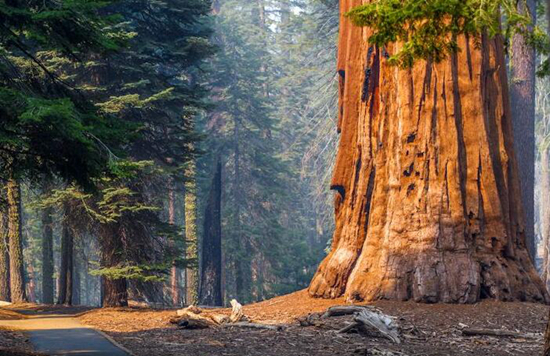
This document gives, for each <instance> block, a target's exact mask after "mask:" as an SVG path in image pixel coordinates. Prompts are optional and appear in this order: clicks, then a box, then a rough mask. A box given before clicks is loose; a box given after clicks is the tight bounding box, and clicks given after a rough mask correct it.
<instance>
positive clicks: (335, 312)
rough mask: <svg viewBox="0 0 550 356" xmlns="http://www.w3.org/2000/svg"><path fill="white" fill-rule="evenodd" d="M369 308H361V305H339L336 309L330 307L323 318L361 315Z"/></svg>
mask: <svg viewBox="0 0 550 356" xmlns="http://www.w3.org/2000/svg"><path fill="white" fill-rule="evenodd" d="M367 308H368V307H367V306H359V305H339V306H335V307H330V308H328V309H327V311H326V312H325V314H323V318H330V317H333V316H342V315H353V314H356V313H360V312H362V311H363V310H365V309H367Z"/></svg>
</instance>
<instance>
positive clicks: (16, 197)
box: [6, 179, 28, 303]
mask: <svg viewBox="0 0 550 356" xmlns="http://www.w3.org/2000/svg"><path fill="white" fill-rule="evenodd" d="M6 197H7V202H8V244H9V256H10V258H9V261H10V292H11V301H12V302H14V303H24V302H27V301H28V299H27V293H26V291H25V273H24V265H23V225H22V224H23V222H22V215H21V186H20V185H19V182H18V181H17V180H15V179H10V180H9V181H8V182H7V184H6Z"/></svg>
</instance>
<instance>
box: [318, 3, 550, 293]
mask: <svg viewBox="0 0 550 356" xmlns="http://www.w3.org/2000/svg"><path fill="white" fill-rule="evenodd" d="M360 4H361V1H360V0H342V1H341V11H342V13H345V12H347V11H349V10H350V9H351V8H352V7H353V6H357V5H360ZM341 21H342V22H341V31H340V39H339V41H340V44H339V55H338V73H339V74H340V80H341V83H340V84H341V85H340V106H341V107H340V119H339V124H338V125H339V127H338V130H339V131H340V132H341V141H340V146H339V151H338V156H337V162H336V167H335V172H334V176H333V181H332V188H333V189H334V190H336V191H337V195H336V202H335V204H336V230H335V234H334V239H333V245H332V250H331V252H330V254H329V255H328V256H327V258H326V259H325V260H324V261H323V262H322V264H321V266H320V267H319V270H318V271H317V274H316V275H315V277H314V278H313V280H312V282H311V285H310V287H309V292H310V293H311V294H312V295H313V296H317V297H329V298H334V297H338V296H341V295H345V296H346V297H347V299H348V300H351V301H363V300H367V301H369V300H375V299H395V300H415V301H420V302H449V303H472V302H476V301H478V300H479V299H480V298H494V299H499V300H529V301H548V300H549V299H548V296H547V293H546V290H545V287H544V285H543V284H542V282H541V280H540V278H539V277H538V275H537V273H536V271H535V269H534V267H533V263H532V261H531V258H530V257H529V254H528V252H527V248H526V246H525V225H524V220H523V211H522V208H521V199H520V192H519V180H518V174H517V162H516V158H515V154H514V150H513V140H512V132H511V130H512V127H511V118H510V102H509V99H508V95H509V94H508V87H507V78H506V66H505V63H504V54H503V44H502V40H501V38H493V39H490V38H487V37H486V36H482V38H480V39H479V41H480V43H479V46H478V45H477V44H476V43H475V41H474V39H466V38H464V37H461V38H459V45H460V47H461V49H462V50H461V51H460V52H458V53H457V54H455V55H452V56H451V57H450V58H449V59H448V60H446V61H443V62H442V63H439V64H432V63H429V62H419V63H417V64H416V65H415V66H414V68H412V69H410V70H399V69H398V68H395V67H391V66H389V65H388V63H387V60H386V58H387V54H388V53H390V54H391V53H393V52H395V51H396V49H397V48H398V46H399V44H396V45H392V46H389V47H388V48H376V47H374V46H371V45H369V44H368V43H367V41H366V38H367V37H368V34H369V29H368V28H361V27H355V26H352V25H351V24H350V22H349V20H348V19H347V18H345V17H342V19H341Z"/></svg>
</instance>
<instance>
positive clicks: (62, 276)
mask: <svg viewBox="0 0 550 356" xmlns="http://www.w3.org/2000/svg"><path fill="white" fill-rule="evenodd" d="M64 219H67V214H65V217H64ZM73 272H74V269H73V234H72V232H71V229H70V228H69V226H68V222H67V221H63V228H62V233H61V267H60V268H59V295H58V299H57V304H65V305H72V302H73V298H72V297H73Z"/></svg>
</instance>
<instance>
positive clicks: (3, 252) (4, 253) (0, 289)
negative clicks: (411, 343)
mask: <svg viewBox="0 0 550 356" xmlns="http://www.w3.org/2000/svg"><path fill="white" fill-rule="evenodd" d="M0 301H4V302H9V301H11V293H10V257H9V254H8V212H7V209H4V208H1V209H0Z"/></svg>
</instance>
